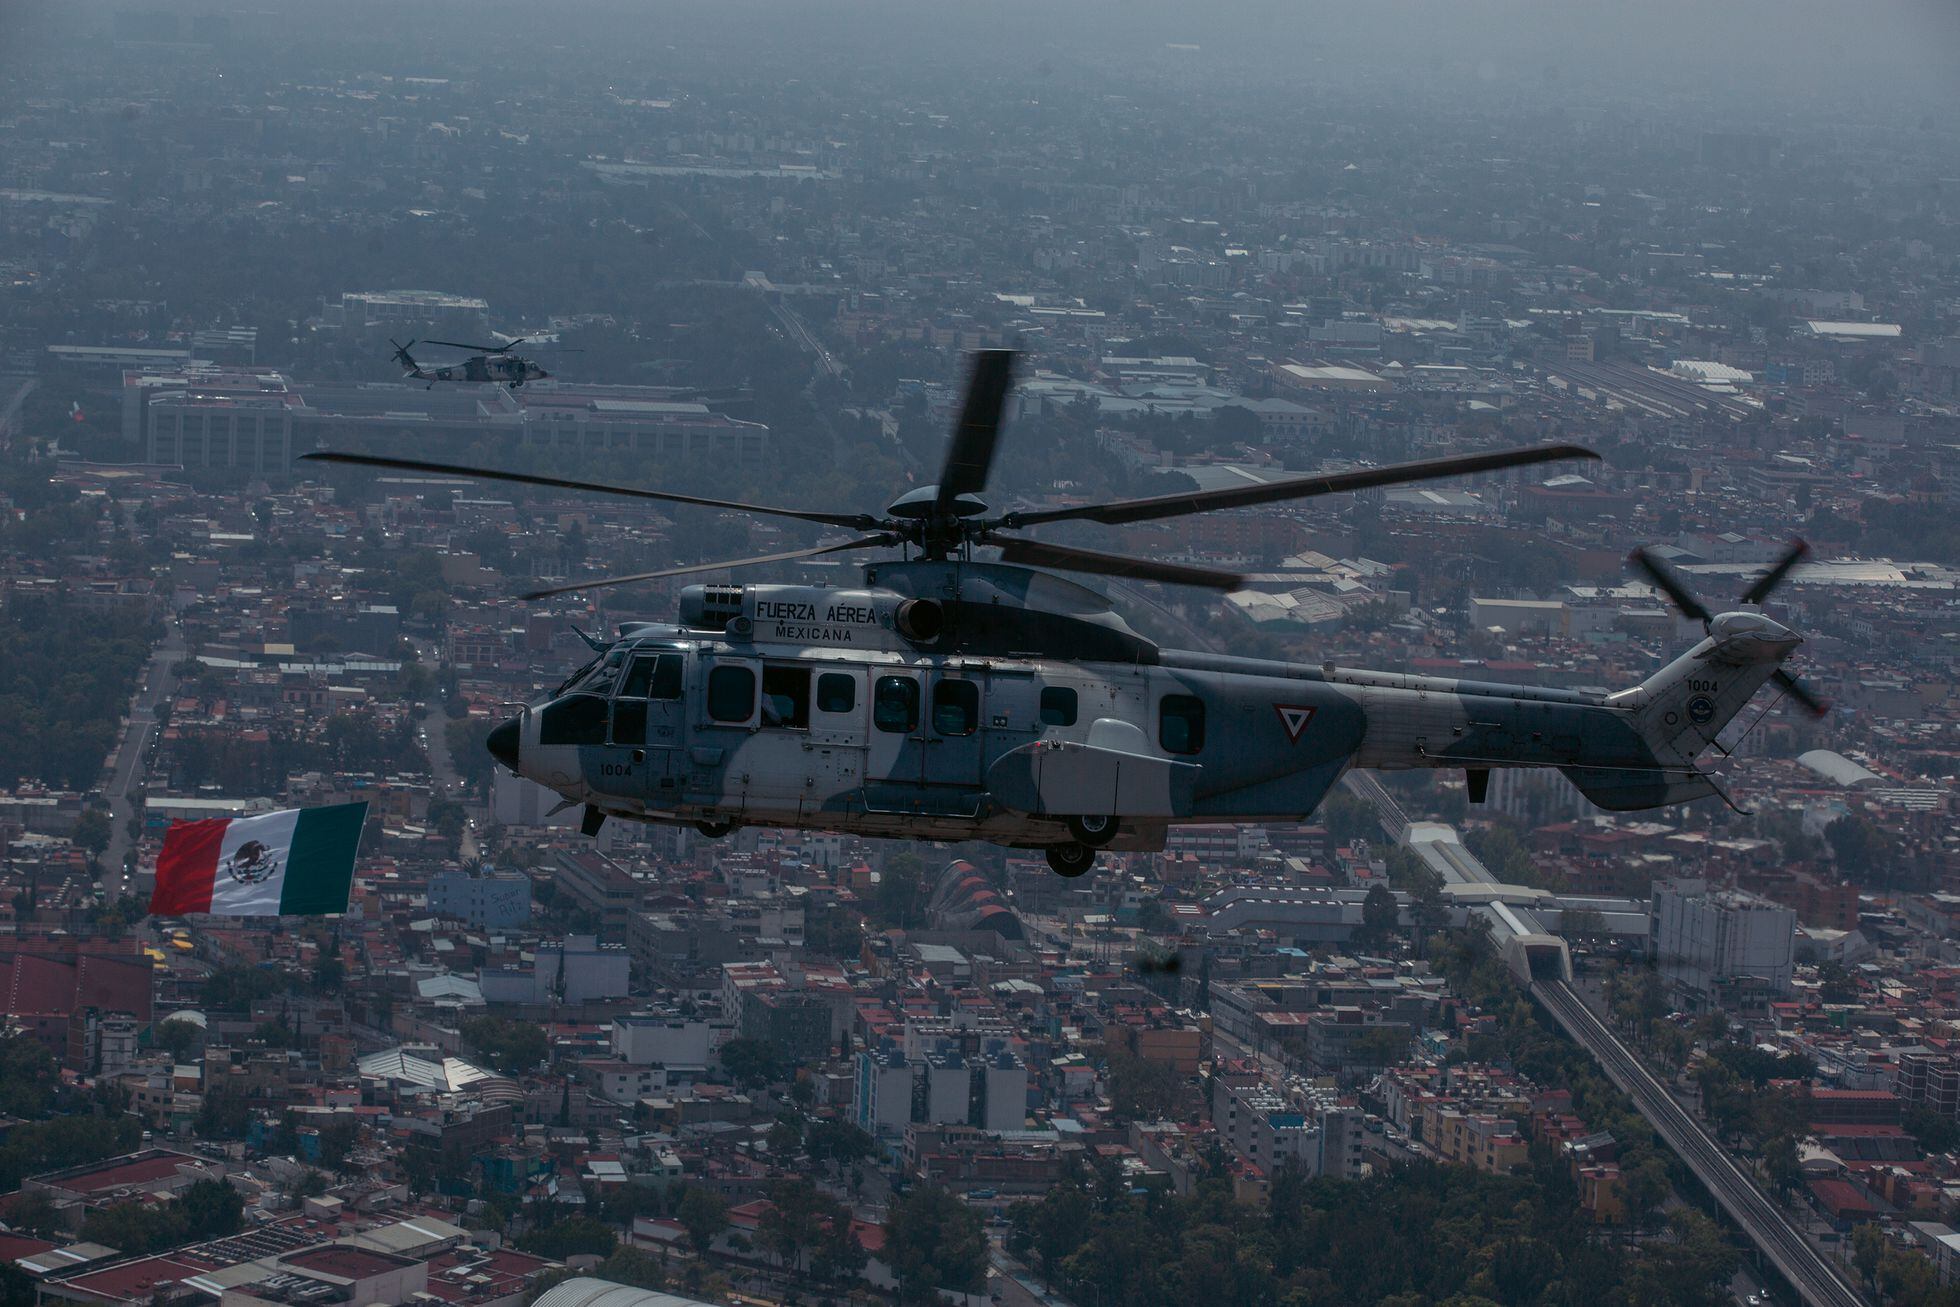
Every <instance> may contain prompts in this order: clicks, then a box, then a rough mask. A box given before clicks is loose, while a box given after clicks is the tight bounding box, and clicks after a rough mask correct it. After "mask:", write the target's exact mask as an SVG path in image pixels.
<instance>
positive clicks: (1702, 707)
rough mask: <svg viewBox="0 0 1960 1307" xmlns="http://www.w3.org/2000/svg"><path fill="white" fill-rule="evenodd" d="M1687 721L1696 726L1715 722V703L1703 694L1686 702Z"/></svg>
mask: <svg viewBox="0 0 1960 1307" xmlns="http://www.w3.org/2000/svg"><path fill="white" fill-rule="evenodd" d="M1688 720H1689V721H1691V722H1693V723H1694V724H1695V725H1697V726H1706V725H1708V723H1709V722H1711V721H1713V720H1715V701H1714V700H1713V699H1711V698H1709V697H1708V696H1707V695H1705V694H1698V695H1696V696H1695V697H1694V698H1692V699H1690V700H1688Z"/></svg>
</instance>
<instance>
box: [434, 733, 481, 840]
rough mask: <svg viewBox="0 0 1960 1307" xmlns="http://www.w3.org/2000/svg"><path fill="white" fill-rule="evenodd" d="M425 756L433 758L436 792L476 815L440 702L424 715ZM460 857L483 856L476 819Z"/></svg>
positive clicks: (467, 831)
mask: <svg viewBox="0 0 1960 1307" xmlns="http://www.w3.org/2000/svg"><path fill="white" fill-rule="evenodd" d="M422 752H424V753H426V754H428V755H429V775H430V777H431V779H433V780H434V781H435V792H436V793H438V794H444V795H447V796H449V797H450V798H452V799H455V800H456V801H457V802H459V803H461V804H462V805H463V807H464V808H465V809H470V810H472V811H474V804H473V801H472V798H471V796H470V795H467V794H465V793H463V780H462V777H461V776H460V775H459V774H458V773H457V771H456V759H455V758H454V757H452V756H451V755H450V752H449V714H448V713H446V712H444V711H443V708H442V704H441V703H439V702H438V703H435V704H432V705H430V707H429V710H428V711H427V712H426V713H424V714H423V715H422ZM456 856H457V857H458V858H460V859H462V860H463V861H464V862H468V861H470V860H471V859H472V858H475V857H478V856H479V851H478V849H477V845H476V818H475V817H474V816H472V817H471V818H470V822H469V825H467V826H465V827H464V828H463V839H462V842H461V843H460V844H458V845H457V848H456Z"/></svg>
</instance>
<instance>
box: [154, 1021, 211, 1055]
mask: <svg viewBox="0 0 1960 1307" xmlns="http://www.w3.org/2000/svg"><path fill="white" fill-rule="evenodd" d="M202 1034H203V1032H202V1031H201V1030H199V1029H198V1025H197V1023H196V1022H195V1021H192V1020H190V1019H189V1018H188V1017H172V1018H171V1019H170V1020H168V1021H165V1022H164V1023H163V1024H162V1025H160V1026H158V1027H157V1028H156V1042H157V1047H158V1048H162V1049H167V1050H169V1053H170V1056H171V1057H173V1058H175V1059H176V1060H177V1061H179V1062H182V1061H183V1060H184V1059H185V1058H186V1057H188V1056H189V1055H190V1052H191V1050H192V1049H194V1048H196V1047H197V1041H198V1039H199V1038H200V1037H201V1036H202Z"/></svg>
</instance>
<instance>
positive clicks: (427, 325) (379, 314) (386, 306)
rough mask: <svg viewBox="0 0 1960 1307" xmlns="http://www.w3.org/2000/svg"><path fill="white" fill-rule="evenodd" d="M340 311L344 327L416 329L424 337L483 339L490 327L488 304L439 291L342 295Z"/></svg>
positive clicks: (474, 298) (376, 291)
mask: <svg viewBox="0 0 1960 1307" xmlns="http://www.w3.org/2000/svg"><path fill="white" fill-rule="evenodd" d="M339 307H340V322H341V325H342V326H344V327H355V328H366V327H387V328H395V327H415V328H417V329H418V330H421V331H422V332H423V334H424V335H427V334H428V333H429V332H431V331H440V332H442V333H443V334H445V335H453V334H463V333H469V332H475V333H476V334H477V335H478V336H481V335H482V334H483V333H484V332H485V331H487V330H489V326H490V305H489V303H488V302H486V301H484V300H481V299H478V298H477V297H476V296H474V295H452V294H449V293H448V292H446V291H439V290H350V291H343V292H342V293H341V296H340V306H339ZM328 311H329V312H331V311H332V310H331V307H330V308H329V310H328ZM466 338H467V337H466Z"/></svg>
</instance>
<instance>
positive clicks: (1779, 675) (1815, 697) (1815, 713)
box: [1770, 667, 1831, 717]
mask: <svg viewBox="0 0 1960 1307" xmlns="http://www.w3.org/2000/svg"><path fill="white" fill-rule="evenodd" d="M1770 679H1771V680H1773V681H1775V682H1776V683H1777V684H1778V685H1780V686H1782V687H1783V692H1784V693H1785V694H1787V695H1789V696H1790V697H1791V698H1792V699H1795V700H1796V701H1797V702H1798V704H1800V705H1802V707H1803V710H1804V711H1805V712H1807V713H1809V714H1810V715H1811V716H1812V717H1822V716H1824V715H1825V714H1826V713H1828V712H1830V711H1831V701H1830V700H1829V699H1826V698H1823V697H1822V696H1820V695H1819V694H1818V693H1817V692H1816V691H1815V690H1813V689H1811V688H1810V687H1809V686H1808V685H1805V684H1804V683H1803V682H1802V681H1800V680H1798V679H1797V678H1796V677H1795V676H1792V675H1791V674H1790V673H1789V672H1786V671H1784V670H1783V669H1782V668H1781V667H1779V668H1777V669H1776V670H1775V671H1773V672H1771V673H1770Z"/></svg>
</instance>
